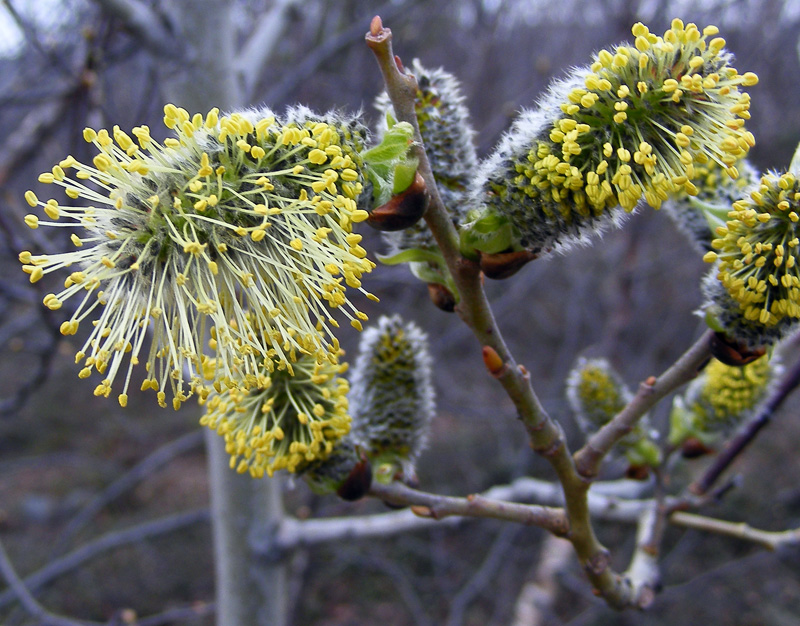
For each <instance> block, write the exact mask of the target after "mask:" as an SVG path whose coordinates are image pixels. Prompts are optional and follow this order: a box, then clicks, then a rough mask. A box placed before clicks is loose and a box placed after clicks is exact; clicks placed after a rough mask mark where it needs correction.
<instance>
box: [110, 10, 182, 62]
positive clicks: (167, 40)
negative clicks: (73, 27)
mask: <svg viewBox="0 0 800 626" xmlns="http://www.w3.org/2000/svg"><path fill="white" fill-rule="evenodd" d="M94 1H95V3H97V5H98V6H99V7H100V8H101V9H102V10H103V11H104V12H105V13H106V14H107V15H110V16H111V17H114V18H116V19H118V20H120V21H121V22H122V23H123V24H124V25H125V28H126V29H127V30H128V31H129V32H130V33H131V35H133V36H134V37H136V38H137V39H138V40H139V41H140V42H141V43H142V45H143V46H145V47H146V48H148V49H149V50H150V51H151V52H153V53H154V54H157V55H163V56H166V57H167V58H172V59H176V58H181V57H182V56H183V54H184V52H185V51H184V50H183V49H182V46H181V45H180V38H179V37H176V36H175V33H174V32H173V29H172V28H170V26H169V25H168V24H167V22H166V20H165V17H164V16H163V15H160V14H159V13H157V12H156V11H154V10H153V9H152V8H151V7H150V6H149V5H147V4H145V3H144V2H140V0H94Z"/></svg>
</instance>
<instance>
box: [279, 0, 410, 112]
mask: <svg viewBox="0 0 800 626" xmlns="http://www.w3.org/2000/svg"><path fill="white" fill-rule="evenodd" d="M423 1H424V0H407V1H406V2H403V3H401V4H398V3H396V2H393V1H391V0H390V1H389V2H386V3H384V4H382V5H381V6H380V7H379V8H378V11H379V12H381V13H383V14H385V15H387V16H392V15H397V14H399V13H401V12H403V13H408V12H409V11H411V10H413V8H414V6H415V5H417V4H421V3H422V2H423ZM363 34H364V26H363V24H361V23H359V22H356V23H354V24H353V25H352V26H350V27H349V28H346V29H344V30H343V31H341V32H339V33H336V34H334V35H332V36H331V37H329V38H328V39H326V40H325V41H323V42H322V43H321V44H320V45H318V46H317V47H316V48H314V49H313V50H312V51H311V52H309V53H308V54H307V55H306V56H305V57H304V58H303V60H302V61H300V62H299V63H298V64H297V65H295V66H294V67H292V70H291V72H288V73H287V74H286V75H285V76H284V77H283V78H282V79H281V80H280V81H279V82H278V83H277V84H276V85H275V86H274V87H271V88H270V89H269V91H267V94H266V96H265V98H264V100H265V101H266V102H270V103H274V104H278V103H280V102H284V101H285V100H286V99H287V98H288V97H289V96H290V95H291V94H292V93H293V92H294V90H295V89H296V88H297V86H298V85H300V84H302V83H303V82H304V81H305V80H307V79H308V78H309V77H311V76H313V75H314V73H315V72H316V71H317V70H319V68H320V66H321V65H322V64H323V63H325V62H326V61H330V60H331V59H332V58H334V57H335V56H336V53H337V52H339V51H340V50H343V49H344V48H346V47H347V46H349V45H350V44H351V43H353V42H355V41H358V40H360V39H361V37H362V36H363Z"/></svg>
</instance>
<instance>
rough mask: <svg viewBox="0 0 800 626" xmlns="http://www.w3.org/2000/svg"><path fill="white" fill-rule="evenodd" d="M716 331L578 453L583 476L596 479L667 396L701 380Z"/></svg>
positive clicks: (650, 382) (644, 387)
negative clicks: (611, 455)
mask: <svg viewBox="0 0 800 626" xmlns="http://www.w3.org/2000/svg"><path fill="white" fill-rule="evenodd" d="M713 336H714V333H713V332H712V331H710V330H709V331H706V333H704V334H703V336H702V337H700V338H699V339H698V340H697V341H696V342H695V344H694V345H693V346H692V347H691V348H689V349H688V350H687V351H686V352H685V353H684V354H683V355H682V356H681V357H680V358H679V359H678V360H677V361H676V362H675V363H674V364H673V365H672V366H671V367H670V368H669V369H668V370H667V371H665V372H664V373H663V374H662V375H661V376H659V377H658V378H655V377H653V376H651V377H650V378H648V379H647V380H645V381H644V382H642V383H641V384H640V385H639V391H638V392H637V393H636V395H635V396H634V397H633V400H631V401H630V402H629V403H628V405H627V406H626V407H625V408H624V409H623V410H622V411H620V412H619V413H618V414H617V415H616V416H615V417H614V419H612V420H611V421H610V422H609V423H608V424H606V425H605V426H603V427H602V428H601V429H600V430H598V431H597V432H596V433H594V434H593V435H592V436H591V437H590V438H589V440H588V441H587V442H586V445H584V446H583V448H581V449H580V450H578V451H577V452H576V453H575V465H576V466H577V468H578V472H579V473H580V475H581V476H584V477H586V478H594V477H595V476H597V474H598V472H599V470H600V462H601V461H602V460H603V457H605V455H606V454H608V452H609V450H611V448H612V447H613V446H614V444H616V443H617V442H618V441H619V440H620V439H622V438H623V437H624V436H625V435H627V434H628V433H629V432H630V431H631V429H632V428H633V427H634V426H635V425H636V422H638V421H639V419H640V418H641V417H642V416H643V415H644V414H645V413H647V411H649V410H650V409H651V408H652V407H653V406H655V404H656V403H657V402H658V401H659V400H661V399H662V398H663V397H664V396H666V395H667V394H669V393H671V392H672V391H674V390H675V389H677V388H678V387H680V386H681V385H683V384H685V383H687V382H689V381H690V380H692V379H693V378H695V377H696V376H697V374H698V373H699V371H700V370H701V369H702V367H703V365H704V364H705V363H706V362H707V361H708V360H709V359H710V358H711V338H712V337H713Z"/></svg>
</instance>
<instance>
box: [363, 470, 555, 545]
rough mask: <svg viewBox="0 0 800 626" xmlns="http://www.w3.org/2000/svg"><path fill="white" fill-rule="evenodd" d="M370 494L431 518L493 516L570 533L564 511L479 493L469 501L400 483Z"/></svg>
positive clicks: (375, 487) (376, 487)
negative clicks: (489, 496)
mask: <svg viewBox="0 0 800 626" xmlns="http://www.w3.org/2000/svg"><path fill="white" fill-rule="evenodd" d="M370 494H371V495H373V496H376V497H378V498H380V499H381V500H383V501H384V502H388V503H390V504H394V505H402V506H411V507H412V509H411V510H412V511H413V512H414V513H415V514H416V515H418V516H419V517H423V518H428V519H434V520H441V519H444V518H446V517H450V516H452V515H460V516H465V517H493V518H496V519H502V520H506V521H512V522H517V523H519V524H525V525H528V526H538V527H539V528H544V529H546V530H549V531H550V532H552V533H554V534H556V535H565V534H566V533H567V532H568V530H569V526H568V524H567V519H566V516H565V515H564V510H563V509H561V508H555V507H548V506H541V505H537V504H519V503H517V502H505V501H502V500H493V499H491V498H487V497H485V496H481V495H477V494H473V495H470V496H467V497H466V498H457V497H452V496H440V495H436V494H432V493H426V492H424V491H417V490H416V489H411V488H410V487H406V486H405V485H403V484H400V483H392V484H390V485H383V484H380V483H377V482H376V483H374V484H373V486H372V488H371V489H370Z"/></svg>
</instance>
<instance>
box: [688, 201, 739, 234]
mask: <svg viewBox="0 0 800 626" xmlns="http://www.w3.org/2000/svg"><path fill="white" fill-rule="evenodd" d="M689 204H691V205H692V208H694V209H696V210H697V211H700V212H701V213H702V214H703V217H705V218H706V222H708V227H709V228H710V229H711V234H712V235H714V236H715V237H716V232H717V227H718V226H725V223H726V222H727V221H728V213H730V211H731V207H730V206H729V205H727V204H711V203H709V202H703V201H702V200H698V199H697V198H693V197H691V196H690V197H689Z"/></svg>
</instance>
